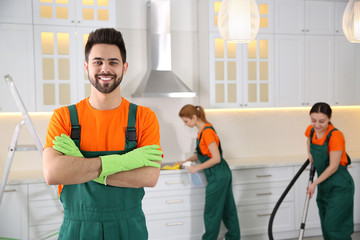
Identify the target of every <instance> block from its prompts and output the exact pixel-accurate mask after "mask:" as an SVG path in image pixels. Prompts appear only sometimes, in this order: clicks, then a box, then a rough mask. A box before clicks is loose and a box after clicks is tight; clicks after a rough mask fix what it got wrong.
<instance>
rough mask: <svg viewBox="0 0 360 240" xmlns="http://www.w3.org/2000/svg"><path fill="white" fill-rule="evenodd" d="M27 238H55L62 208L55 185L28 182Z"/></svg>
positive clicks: (59, 224) (60, 221) (61, 215)
mask: <svg viewBox="0 0 360 240" xmlns="http://www.w3.org/2000/svg"><path fill="white" fill-rule="evenodd" d="M28 214H29V217H28V218H29V239H44V238H45V237H49V238H47V239H57V238H58V232H59V229H60V226H61V223H62V220H63V217H64V216H63V215H64V214H63V209H62V204H61V203H60V200H59V199H58V198H57V188H56V186H49V185H47V184H45V183H37V184H29V213H28Z"/></svg>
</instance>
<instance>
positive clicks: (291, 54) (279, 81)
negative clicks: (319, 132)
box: [275, 34, 305, 107]
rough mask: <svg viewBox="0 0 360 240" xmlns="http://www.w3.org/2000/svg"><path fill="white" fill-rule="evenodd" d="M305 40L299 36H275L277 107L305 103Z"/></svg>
mask: <svg viewBox="0 0 360 240" xmlns="http://www.w3.org/2000/svg"><path fill="white" fill-rule="evenodd" d="M304 48H305V40H304V37H303V36H299V35H285V34H281V35H276V36H275V85H276V87H275V89H276V90H275V92H276V94H275V106H277V107H293V106H301V104H302V103H304V77H305V76H304V75H305V74H304V69H305V68H304V53H305V49H304Z"/></svg>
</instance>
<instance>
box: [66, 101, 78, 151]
mask: <svg viewBox="0 0 360 240" xmlns="http://www.w3.org/2000/svg"><path fill="white" fill-rule="evenodd" d="M67 107H68V109H69V112H70V121H71V135H70V138H71V139H72V140H73V141H74V142H75V144H76V146H77V147H78V148H79V149H80V136H81V127H80V125H79V119H78V114H77V111H76V105H75V104H73V105H69V106H67Z"/></svg>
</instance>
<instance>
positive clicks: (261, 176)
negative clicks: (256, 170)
mask: <svg viewBox="0 0 360 240" xmlns="http://www.w3.org/2000/svg"><path fill="white" fill-rule="evenodd" d="M256 177H257V178H265V177H272V175H271V174H265V175H256Z"/></svg>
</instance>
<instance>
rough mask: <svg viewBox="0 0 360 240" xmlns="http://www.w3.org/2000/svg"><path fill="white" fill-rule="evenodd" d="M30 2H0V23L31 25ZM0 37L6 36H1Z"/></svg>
mask: <svg viewBox="0 0 360 240" xmlns="http://www.w3.org/2000/svg"><path fill="white" fill-rule="evenodd" d="M31 9H32V8H31V1H29V0H12V1H5V0H2V1H0V23H17V24H32V10H31ZM1 36H6V35H2V34H1Z"/></svg>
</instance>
